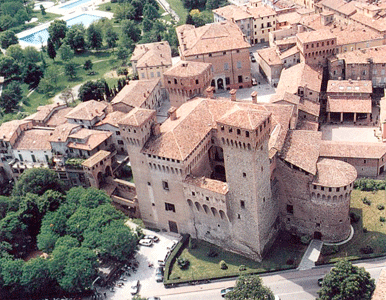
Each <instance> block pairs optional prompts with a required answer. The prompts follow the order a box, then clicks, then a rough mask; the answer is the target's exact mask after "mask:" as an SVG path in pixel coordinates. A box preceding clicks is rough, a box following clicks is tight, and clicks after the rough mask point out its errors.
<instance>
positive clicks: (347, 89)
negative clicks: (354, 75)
mask: <svg viewBox="0 0 386 300" xmlns="http://www.w3.org/2000/svg"><path fill="white" fill-rule="evenodd" d="M372 92H373V86H372V84H371V80H351V79H349V80H329V81H328V83H327V94H328V93H350V94H352V93H354V94H356V93H366V94H371V93H372Z"/></svg>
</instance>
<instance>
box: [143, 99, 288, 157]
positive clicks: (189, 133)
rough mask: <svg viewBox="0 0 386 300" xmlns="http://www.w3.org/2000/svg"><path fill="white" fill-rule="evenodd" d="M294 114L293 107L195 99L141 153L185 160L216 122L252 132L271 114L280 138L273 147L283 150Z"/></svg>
mask: <svg viewBox="0 0 386 300" xmlns="http://www.w3.org/2000/svg"><path fill="white" fill-rule="evenodd" d="M292 110H293V107H292V106H286V105H269V104H264V105H259V104H257V105H256V104H252V103H241V102H235V101H230V100H229V99H223V98H217V99H204V98H195V99H193V100H191V101H189V102H186V103H184V104H183V105H182V106H180V107H179V108H178V109H177V111H176V115H177V119H176V120H171V119H167V120H166V121H165V122H164V123H163V124H162V125H161V127H160V130H161V135H159V136H157V137H153V138H151V139H150V140H149V141H148V143H147V144H146V145H145V147H144V148H143V150H142V151H143V152H145V153H148V154H153V155H158V156H161V157H168V158H172V159H177V160H184V159H186V158H187V157H188V155H190V154H191V153H192V151H193V150H194V149H195V147H196V146H197V145H198V144H199V143H200V142H201V141H202V140H203V139H204V138H205V137H206V135H207V134H208V133H209V132H210V131H211V130H212V129H215V128H217V121H219V122H229V123H232V125H235V126H238V127H241V126H245V127H248V128H253V127H254V126H256V124H258V122H260V121H261V120H260V118H261V117H260V115H262V116H263V117H264V118H266V117H267V116H268V115H269V114H272V128H275V127H276V125H278V127H279V129H278V130H280V137H279V139H278V141H275V143H274V146H275V147H278V148H281V146H282V143H283V141H284V137H285V133H286V130H287V129H288V126H289V122H290V118H291V116H292ZM283 132H284V137H283Z"/></svg>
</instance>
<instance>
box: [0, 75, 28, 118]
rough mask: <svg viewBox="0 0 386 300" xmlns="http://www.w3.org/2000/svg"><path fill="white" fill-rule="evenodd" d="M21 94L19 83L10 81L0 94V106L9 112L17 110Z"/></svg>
mask: <svg viewBox="0 0 386 300" xmlns="http://www.w3.org/2000/svg"><path fill="white" fill-rule="evenodd" d="M22 94H23V93H22V90H21V88H20V84H18V83H17V82H16V81H12V82H11V83H10V84H8V85H7V86H6V88H5V89H4V90H3V92H2V94H1V96H0V107H1V108H3V109H4V112H5V113H11V112H13V111H15V110H17V108H18V105H19V102H20V101H21V100H22V98H23V97H22Z"/></svg>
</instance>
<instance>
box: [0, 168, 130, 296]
mask: <svg viewBox="0 0 386 300" xmlns="http://www.w3.org/2000/svg"><path fill="white" fill-rule="evenodd" d="M53 175H55V173H53V172H52V171H50V170H47V169H33V170H30V171H26V172H25V173H23V174H22V176H21V178H20V181H19V182H18V183H17V184H16V186H15V188H14V191H13V197H9V198H7V197H1V198H0V241H1V242H0V299H21V298H32V297H34V296H36V295H45V296H46V297H49V296H50V295H51V296H53V295H59V294H64V293H77V292H83V291H87V290H89V289H90V288H91V284H92V282H93V280H95V278H96V277H97V273H98V266H99V264H100V263H101V262H105V261H110V262H113V263H121V262H122V263H123V262H126V261H128V260H129V259H130V257H131V256H132V255H133V253H134V251H135V249H136V245H137V239H138V237H137V235H136V234H135V233H134V232H133V231H132V230H131V229H130V228H129V227H127V226H125V225H124V221H125V217H124V215H123V214H122V213H121V212H119V211H117V210H116V209H115V208H114V207H113V206H112V205H111V204H110V201H111V200H110V198H109V197H108V196H107V194H106V193H104V192H103V191H100V190H97V189H94V188H89V189H84V188H82V187H75V188H72V189H71V190H69V191H68V192H67V193H66V194H64V193H63V189H62V183H61V182H60V181H59V180H57V177H56V176H53ZM35 250H41V251H42V252H44V253H45V255H44V256H40V257H39V256H38V257H36V258H32V259H29V260H28V259H27V261H24V260H23V259H25V258H26V257H27V256H29V255H31V252H34V251H35Z"/></svg>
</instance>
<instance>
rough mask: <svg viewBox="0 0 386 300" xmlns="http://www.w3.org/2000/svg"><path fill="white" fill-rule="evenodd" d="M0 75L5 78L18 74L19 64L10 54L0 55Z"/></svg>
mask: <svg viewBox="0 0 386 300" xmlns="http://www.w3.org/2000/svg"><path fill="white" fill-rule="evenodd" d="M0 75H1V76H4V77H6V78H10V77H15V76H19V75H20V65H19V64H18V63H17V61H16V60H14V59H13V58H12V57H10V56H2V57H0Z"/></svg>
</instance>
